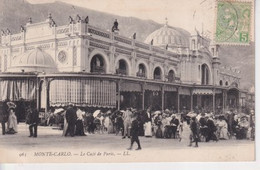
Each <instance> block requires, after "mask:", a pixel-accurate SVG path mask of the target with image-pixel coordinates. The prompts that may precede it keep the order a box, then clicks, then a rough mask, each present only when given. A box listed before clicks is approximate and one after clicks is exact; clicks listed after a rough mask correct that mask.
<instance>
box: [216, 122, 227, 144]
mask: <svg viewBox="0 0 260 170" xmlns="http://www.w3.org/2000/svg"><path fill="white" fill-rule="evenodd" d="M217 125H218V126H219V138H220V139H228V125H227V122H226V121H225V120H224V119H220V120H219V121H218V122H217Z"/></svg>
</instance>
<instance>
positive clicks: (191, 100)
mask: <svg viewBox="0 0 260 170" xmlns="http://www.w3.org/2000/svg"><path fill="white" fill-rule="evenodd" d="M192 110H193V94H192V88H191V89H190V111H192Z"/></svg>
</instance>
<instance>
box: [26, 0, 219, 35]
mask: <svg viewBox="0 0 260 170" xmlns="http://www.w3.org/2000/svg"><path fill="white" fill-rule="evenodd" d="M27 1H28V2H30V3H34V4H35V3H49V2H55V0H27ZM59 1H62V2H66V3H69V4H72V5H73V6H75V7H76V6H81V7H85V8H88V9H93V10H97V11H102V12H106V13H111V14H115V15H120V16H128V17H129V16H130V17H137V18H140V19H149V20H153V21H155V22H158V23H161V24H163V23H165V18H167V19H168V24H169V25H171V26H174V27H181V28H184V29H186V30H187V31H189V32H193V31H194V30H195V29H194V28H195V27H196V29H197V30H198V31H199V32H202V30H203V32H204V33H205V34H210V35H211V34H212V32H214V17H215V9H214V6H215V0H59Z"/></svg>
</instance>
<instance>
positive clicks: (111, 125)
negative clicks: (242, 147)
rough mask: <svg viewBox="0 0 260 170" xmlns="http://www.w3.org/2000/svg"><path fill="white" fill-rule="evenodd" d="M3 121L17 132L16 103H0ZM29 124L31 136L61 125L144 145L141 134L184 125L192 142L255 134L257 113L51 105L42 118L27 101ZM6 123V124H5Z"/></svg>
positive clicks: (173, 134) (176, 132)
mask: <svg viewBox="0 0 260 170" xmlns="http://www.w3.org/2000/svg"><path fill="white" fill-rule="evenodd" d="M0 107H1V109H0V121H1V125H2V134H3V135H4V134H16V133H17V132H18V129H17V123H18V122H17V118H16V115H15V108H16V105H15V104H14V103H13V102H8V101H6V102H1V103H0ZM25 111H26V120H25V122H26V124H28V125H29V133H30V134H29V137H37V127H38V125H45V126H46V125H47V126H59V128H60V129H62V130H63V133H62V135H63V136H71V137H74V136H86V135H87V134H95V133H98V134H103V133H108V134H115V135H121V136H122V139H125V138H127V137H128V138H131V146H130V149H131V148H132V145H133V143H134V142H137V144H138V149H141V146H140V141H139V139H138V136H145V137H153V136H154V137H156V138H168V139H169V138H173V139H178V140H179V141H181V140H182V138H183V135H182V134H183V127H184V126H185V127H189V128H188V129H189V131H190V133H189V137H188V138H189V139H190V140H189V141H190V143H189V146H192V143H195V147H198V142H209V141H211V140H212V141H218V140H228V139H231V138H233V137H235V138H236V139H252V140H254V138H255V114H254V110H251V111H250V113H249V114H245V113H238V112H237V111H236V110H230V111H227V112H225V113H224V114H213V113H205V112H202V111H201V112H199V111H191V112H188V113H185V112H181V113H175V112H174V111H173V110H169V109H166V110H163V111H152V110H151V107H149V108H148V109H147V110H136V109H134V108H126V109H124V110H108V109H107V110H102V109H100V110H93V109H89V108H79V107H76V106H73V105H69V106H68V107H66V108H51V109H50V111H49V112H48V114H45V115H43V116H41V119H40V118H39V111H38V110H37V109H36V106H34V105H28V106H27V108H26V109H25ZM6 124H7V128H6Z"/></svg>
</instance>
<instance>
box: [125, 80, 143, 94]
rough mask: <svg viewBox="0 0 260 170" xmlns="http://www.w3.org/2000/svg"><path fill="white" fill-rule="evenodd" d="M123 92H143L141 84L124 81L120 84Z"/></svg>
mask: <svg viewBox="0 0 260 170" xmlns="http://www.w3.org/2000/svg"><path fill="white" fill-rule="evenodd" d="M120 91H122V92H142V88H141V85H140V84H138V83H132V82H124V83H122V84H121V85H120Z"/></svg>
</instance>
